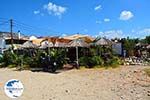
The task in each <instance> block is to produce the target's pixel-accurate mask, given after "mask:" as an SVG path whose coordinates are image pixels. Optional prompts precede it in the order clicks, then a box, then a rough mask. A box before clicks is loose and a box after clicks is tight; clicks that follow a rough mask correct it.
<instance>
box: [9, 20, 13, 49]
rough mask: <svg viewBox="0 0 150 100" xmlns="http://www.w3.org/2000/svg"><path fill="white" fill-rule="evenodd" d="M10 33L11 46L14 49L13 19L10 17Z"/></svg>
mask: <svg viewBox="0 0 150 100" xmlns="http://www.w3.org/2000/svg"><path fill="white" fill-rule="evenodd" d="M10 35H11V46H12V49H13V20H12V19H10Z"/></svg>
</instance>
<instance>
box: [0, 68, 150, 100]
mask: <svg viewBox="0 0 150 100" xmlns="http://www.w3.org/2000/svg"><path fill="white" fill-rule="evenodd" d="M146 67H150V66H121V67H120V68H116V69H107V70H106V69H80V70H76V69H73V70H67V71H62V70H61V71H57V72H58V73H55V74H52V73H46V72H32V71H14V69H7V68H2V69H0V100H10V98H9V97H7V96H6V95H5V93H4V89H3V87H4V84H5V82H7V81H8V80H10V79H19V80H20V81H21V82H22V83H23V85H24V91H23V94H22V96H21V97H19V98H17V100H150V77H148V76H147V75H146V74H145V73H144V71H143V69H144V68H146Z"/></svg>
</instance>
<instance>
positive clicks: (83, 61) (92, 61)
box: [79, 56, 104, 68]
mask: <svg viewBox="0 0 150 100" xmlns="http://www.w3.org/2000/svg"><path fill="white" fill-rule="evenodd" d="M79 64H80V65H81V66H86V67H88V68H92V67H94V66H97V65H100V66H102V65H103V64H104V61H103V59H102V58H101V57H100V56H91V57H87V56H86V57H80V58H79Z"/></svg>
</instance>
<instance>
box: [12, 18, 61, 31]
mask: <svg viewBox="0 0 150 100" xmlns="http://www.w3.org/2000/svg"><path fill="white" fill-rule="evenodd" d="M15 23H16V24H18V25H20V26H23V27H27V28H30V29H34V30H44V31H45V30H47V31H48V32H54V33H61V32H58V31H54V30H51V29H44V28H40V27H35V26H31V25H28V24H25V23H22V22H19V21H16V20H15ZM48 32H46V33H48Z"/></svg>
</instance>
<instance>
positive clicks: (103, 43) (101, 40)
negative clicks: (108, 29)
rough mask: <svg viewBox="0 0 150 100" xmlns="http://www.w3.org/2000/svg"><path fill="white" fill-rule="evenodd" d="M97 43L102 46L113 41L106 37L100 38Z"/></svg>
mask: <svg viewBox="0 0 150 100" xmlns="http://www.w3.org/2000/svg"><path fill="white" fill-rule="evenodd" d="M95 44H96V45H102V46H107V45H111V44H112V42H111V41H110V40H108V39H105V38H100V39H99V40H98V41H96V42H95Z"/></svg>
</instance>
